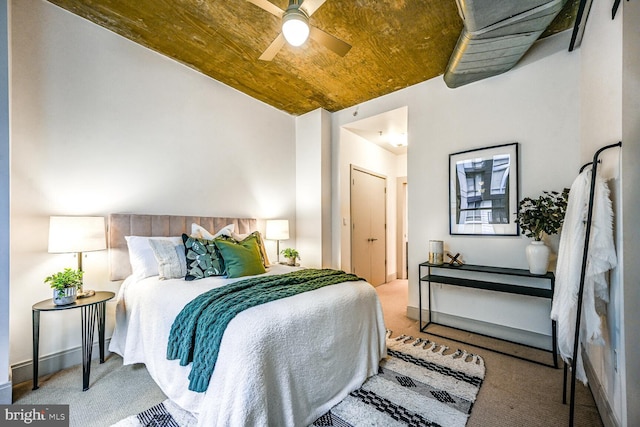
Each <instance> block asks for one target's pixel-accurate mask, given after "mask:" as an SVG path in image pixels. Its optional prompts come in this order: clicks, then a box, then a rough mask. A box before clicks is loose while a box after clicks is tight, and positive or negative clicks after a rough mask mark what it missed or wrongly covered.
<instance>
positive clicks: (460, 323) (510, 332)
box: [407, 307, 552, 351]
mask: <svg viewBox="0 0 640 427" xmlns="http://www.w3.org/2000/svg"><path fill="white" fill-rule="evenodd" d="M418 313H419V312H418V308H417V307H407V317H409V318H411V319H414V320H418ZM428 318H429V311H428V310H424V309H423V310H422V322H423V325H424V323H426V321H427V319H428ZM431 320H432V321H433V322H436V323H438V324H440V325H443V326H450V327H452V328H458V329H464V330H466V331H469V332H475V333H478V334H482V335H488V336H490V337H494V338H499V339H502V340H507V341H511V342H514V343H518V344H524V345H527V346H532V347H536V348H540V349H544V350H548V351H551V349H552V341H551V336H549V335H545V334H540V333H537V332H532V331H527V330H524V329H517V328H511V327H509V326H503V325H498V324H496V323H488V322H483V321H481V320H475V319H468V318H466V317H459V316H454V315H452V314H446V313H439V312H433V313H432V314H431Z"/></svg>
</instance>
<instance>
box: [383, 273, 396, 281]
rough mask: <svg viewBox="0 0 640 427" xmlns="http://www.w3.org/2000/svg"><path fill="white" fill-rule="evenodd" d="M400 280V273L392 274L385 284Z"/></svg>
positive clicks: (388, 276)
mask: <svg viewBox="0 0 640 427" xmlns="http://www.w3.org/2000/svg"><path fill="white" fill-rule="evenodd" d="M397 278H398V273H391V274H388V275H387V281H386V282H385V283H389V282H393V281H394V280H396V279H397Z"/></svg>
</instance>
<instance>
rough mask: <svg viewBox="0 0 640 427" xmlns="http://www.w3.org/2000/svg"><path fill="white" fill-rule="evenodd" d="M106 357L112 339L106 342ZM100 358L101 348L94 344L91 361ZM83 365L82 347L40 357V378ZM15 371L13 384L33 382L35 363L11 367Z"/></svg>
mask: <svg viewBox="0 0 640 427" xmlns="http://www.w3.org/2000/svg"><path fill="white" fill-rule="evenodd" d="M104 341H105V342H104V356H105V357H107V356H108V355H109V354H110V352H109V350H108V348H109V342H110V341H111V338H106V339H105V340H104ZM99 358H100V347H99V346H98V343H97V342H95V343H93V350H92V352H91V360H94V359H99ZM81 363H82V347H75V348H71V349H69V350H65V351H61V352H58V353H53V354H49V355H47V356H41V357H40V363H39V364H38V376H43V375H49V374H53V373H54V372H58V371H61V370H63V369H67V368H70V367H72V366H75V365H79V364H81ZM11 368H12V371H13V377H12V380H13V384H20V383H22V382H25V381H32V380H33V361H31V360H29V361H26V362H21V363H16V364H15V365H12V366H11Z"/></svg>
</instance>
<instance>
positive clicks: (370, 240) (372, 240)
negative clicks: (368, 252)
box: [367, 238, 378, 242]
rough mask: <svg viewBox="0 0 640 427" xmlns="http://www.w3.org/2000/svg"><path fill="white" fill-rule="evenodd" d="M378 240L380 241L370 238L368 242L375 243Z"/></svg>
mask: <svg viewBox="0 0 640 427" xmlns="http://www.w3.org/2000/svg"><path fill="white" fill-rule="evenodd" d="M376 240H378V239H373V238H368V239H367V242H375V241H376Z"/></svg>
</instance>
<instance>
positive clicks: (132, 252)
mask: <svg viewBox="0 0 640 427" xmlns="http://www.w3.org/2000/svg"><path fill="white" fill-rule="evenodd" d="M124 238H125V240H126V241H127V247H128V248H129V262H130V263H131V271H132V274H133V275H134V276H136V277H137V278H138V279H144V278H145V277H149V276H157V275H158V271H159V268H158V261H157V260H156V257H155V255H154V254H153V249H151V245H150V244H149V239H158V240H170V241H171V242H172V243H174V244H175V245H183V246H184V244H183V243H182V237H181V236H179V237H146V236H125V237H124ZM185 264H186V262H185Z"/></svg>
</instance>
